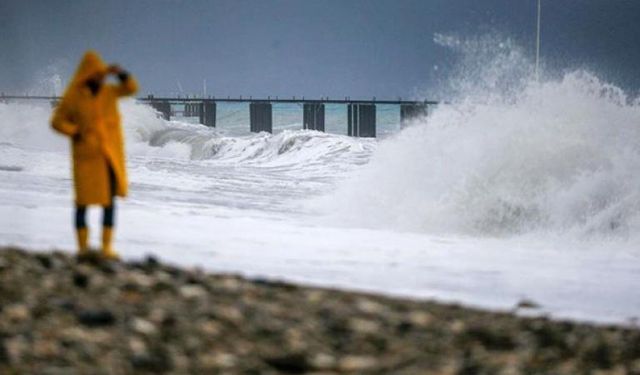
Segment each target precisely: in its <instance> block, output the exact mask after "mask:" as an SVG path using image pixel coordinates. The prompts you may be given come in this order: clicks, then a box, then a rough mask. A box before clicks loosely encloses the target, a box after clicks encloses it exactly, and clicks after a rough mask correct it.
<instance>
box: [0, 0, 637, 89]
mask: <svg viewBox="0 0 640 375" xmlns="http://www.w3.org/2000/svg"><path fill="white" fill-rule="evenodd" d="M639 16H640V1H635V0H627V1H625V0H617V1H604V0H573V1H550V0H543V34H542V53H543V57H544V59H545V62H546V64H547V65H548V66H550V67H553V68H554V69H555V70H563V69H570V68H573V67H586V68H589V69H591V70H594V71H596V73H598V74H600V75H601V76H602V77H604V78H605V79H607V80H611V81H613V82H614V83H616V84H619V85H621V86H623V87H625V88H627V89H631V90H637V88H638V87H640V77H639V75H638V74H637V71H638V68H637V67H638V66H640V48H638V46H637V41H638V40H640V26H638V23H637V22H636V20H637V19H638V18H639ZM534 30H535V0H483V1H477V0H431V1H420V0H416V1H411V0H404V1H396V0H388V1H376V0H353V1H343V0H326V1H260V0H252V1H249V0H237V1H231V0H230V1H208V0H191V1H178V0H161V1H156V0H137V1H130V0H129V1H125V0H113V1H100V2H99V1H92V0H82V1H34V0H16V1H7V0H4V1H2V2H0V35H1V36H2V37H1V38H0V51H2V53H0V68H1V69H0V90H1V91H7V92H8V91H12V90H21V89H24V88H25V87H28V86H29V85H32V84H33V82H32V79H33V77H34V76H36V75H37V74H39V73H38V72H42V71H49V70H51V68H50V67H51V66H55V67H60V68H59V69H60V70H61V73H63V74H64V75H69V74H70V73H71V69H73V66H74V64H75V61H76V60H77V59H78V58H79V57H80V55H81V54H82V52H83V51H84V50H85V49H87V48H95V49H97V50H99V51H100V52H101V53H103V54H104V55H105V57H106V58H107V59H108V60H110V61H117V62H120V63H121V64H123V65H125V66H127V67H129V68H130V69H131V70H132V71H134V72H135V73H136V74H137V76H138V77H139V78H140V80H141V82H142V86H143V87H144V91H146V92H155V93H165V94H169V93H173V92H175V91H176V90H177V89H176V86H177V82H180V83H181V85H182V86H183V87H184V90H185V91H187V92H192V93H196V92H200V90H201V87H202V80H203V79H206V80H207V86H208V92H209V94H215V95H225V96H226V95H232V96H235V95H247V96H248V95H253V96H263V95H264V96H266V95H279V96H291V95H298V96H302V95H306V96H321V95H330V96H337V97H342V96H352V97H357V96H363V97H370V96H376V97H379V98H381V97H397V96H405V97H406V96H409V95H411V94H412V93H414V92H420V91H423V90H426V89H428V88H429V87H430V86H431V85H433V84H434V82H437V81H438V79H439V78H440V76H441V75H443V74H445V73H446V71H447V70H446V68H447V65H448V64H450V63H451V55H450V53H449V52H448V51H447V50H446V49H444V48H442V47H441V46H438V45H437V44H435V43H434V42H433V35H434V33H450V32H454V33H456V34H457V35H462V36H464V35H468V36H474V35H477V34H479V33H484V32H493V31H498V32H499V33H501V34H502V35H508V36H510V37H512V38H514V39H515V40H517V41H518V43H519V44H520V45H521V46H523V48H525V49H527V50H531V53H533V46H534ZM65 62H66V63H65ZM434 66H438V69H434Z"/></svg>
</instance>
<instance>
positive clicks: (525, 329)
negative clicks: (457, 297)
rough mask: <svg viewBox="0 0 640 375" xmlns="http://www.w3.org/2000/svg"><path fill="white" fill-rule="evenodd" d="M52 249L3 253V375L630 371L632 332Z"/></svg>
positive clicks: (638, 366) (639, 366) (635, 368)
mask: <svg viewBox="0 0 640 375" xmlns="http://www.w3.org/2000/svg"><path fill="white" fill-rule="evenodd" d="M51 257H52V259H51V260H52V261H51V264H50V267H49V268H46V267H45V266H44V265H43V260H42V259H46V258H47V255H46V254H45V255H42V256H41V258H37V257H35V256H34V255H33V254H28V253H26V252H21V251H17V250H11V249H5V250H0V269H2V267H1V265H2V264H5V268H4V269H2V271H1V272H0V282H1V284H0V374H5V373H7V374H22V373H25V374H28V373H38V374H43V375H45V374H51V375H53V374H58V373H60V374H62V373H64V374H67V373H68V374H73V373H74V372H75V373H78V374H81V373H91V374H94V373H96V374H98V373H104V374H107V373H110V374H111V373H112V374H120V373H154V374H156V373H162V372H171V373H176V374H178V373H180V374H182V373H204V374H208V373H220V374H225V373H226V374H236V373H255V374H276V373H287V372H288V373H295V372H298V373H309V374H315V375H319V374H331V373H333V374H337V373H350V374H361V373H362V374H364V373H393V371H395V370H396V369H400V368H401V370H399V371H401V372H402V373H407V374H422V373H455V372H457V371H458V370H465V371H467V373H479V372H483V371H485V370H487V371H488V369H491V371H492V372H496V373H504V374H509V373H557V374H569V373H571V372H572V371H573V370H576V369H589V371H590V372H593V373H594V374H599V373H600V374H616V373H624V371H628V372H630V373H634V372H635V373H639V372H640V352H638V351H637V350H634V348H636V347H640V330H638V329H637V327H636V328H633V327H629V328H621V327H611V326H592V325H588V324H577V323H572V322H568V321H565V322H556V321H553V320H551V319H540V318H536V319H525V318H520V317H517V316H514V315H510V314H505V313H500V314H493V313H491V312H483V311H479V310H474V309H466V308H464V307H462V306H458V307H454V306H451V305H442V304H437V303H431V302H412V301H408V300H396V299H391V298H385V297H376V296H373V295H363V294H358V293H350V292H340V291H334V290H329V289H314V288H306V287H291V286H288V284H284V283H280V282H268V283H265V282H262V283H260V282H259V283H251V281H248V280H245V279H242V278H239V277H237V276H232V275H206V274H202V273H199V272H193V271H183V270H180V269H178V268H175V267H171V266H166V265H163V264H161V263H160V262H158V263H157V264H156V262H155V261H151V262H144V263H142V266H134V265H131V264H128V263H123V262H118V263H113V264H114V265H115V266H114V267H113V273H112V274H108V275H107V274H105V273H103V272H101V266H100V265H99V264H86V263H85V264H78V263H77V262H76V261H75V260H74V259H73V258H71V257H69V256H68V255H65V254H57V255H52V256H51ZM44 263H49V262H48V261H47V260H44ZM147 263H148V264H147ZM56 264H59V266H57V265H56ZM151 269H152V270H151ZM85 277H86V280H85ZM85 281H86V283H85ZM190 282H191V284H189V283H190ZM161 284H166V287H159V285H161ZM125 285H128V286H127V287H125ZM88 291H90V293H88ZM194 302H197V303H194ZM121 320H122V322H123V323H125V324H120V321H121ZM465 353H469V354H468V355H466V356H465ZM392 366H401V367H392ZM438 366H439V367H438ZM67 370H68V371H67ZM494 370H495V371H494ZM576 371H577V370H576ZM576 371H573V372H574V373H575V372H576Z"/></svg>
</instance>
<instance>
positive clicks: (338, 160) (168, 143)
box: [0, 100, 376, 167]
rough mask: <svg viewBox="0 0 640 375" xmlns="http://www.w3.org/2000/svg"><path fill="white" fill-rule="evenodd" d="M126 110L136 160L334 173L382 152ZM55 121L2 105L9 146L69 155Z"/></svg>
mask: <svg viewBox="0 0 640 375" xmlns="http://www.w3.org/2000/svg"><path fill="white" fill-rule="evenodd" d="M120 108H121V112H122V118H123V122H124V130H125V133H126V139H127V147H126V148H127V153H128V155H129V156H130V157H164V158H171V159H179V160H193V161H203V160H211V161H218V162H229V163H242V164H251V165H254V166H261V165H264V166H274V165H300V166H308V165H315V166H317V167H320V166H322V165H327V167H331V166H332V165H334V166H338V165H342V164H344V165H349V164H350V165H354V164H355V165H358V164H363V163H366V162H367V161H368V160H369V157H370V155H371V153H372V151H373V150H374V149H375V146H376V141H375V140H371V139H368V140H367V139H355V138H351V137H346V136H341V135H334V134H326V133H321V132H316V131H308V130H285V131H282V132H280V133H278V134H273V135H272V134H268V133H260V134H247V135H245V136H227V135H224V134H223V133H221V132H217V131H216V130H215V129H212V128H207V127H204V126H202V125H194V124H189V123H184V122H179V121H165V120H163V119H161V118H159V116H158V115H157V113H156V112H155V111H154V110H153V109H152V108H151V107H148V106H146V105H140V104H136V103H135V102H134V101H132V100H127V101H123V102H122V103H121V106H120ZM50 116H51V108H50V106H49V104H48V103H41V104H34V103H26V104H25V103H8V104H7V103H0V136H2V142H3V144H5V145H12V146H17V147H21V148H30V149H34V148H35V149H40V150H43V151H56V152H62V151H66V150H67V148H68V144H67V143H68V142H67V140H65V139H64V137H61V136H59V135H57V134H55V133H54V132H53V131H52V130H51V128H50V126H49V118H50ZM247 128H249V125H248V124H247Z"/></svg>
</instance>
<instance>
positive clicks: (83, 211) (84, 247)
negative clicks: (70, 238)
mask: <svg viewBox="0 0 640 375" xmlns="http://www.w3.org/2000/svg"><path fill="white" fill-rule="evenodd" d="M75 227H76V238H77V240H78V255H80V256H82V255H86V254H87V253H88V252H89V229H88V228H87V206H79V205H76V218H75Z"/></svg>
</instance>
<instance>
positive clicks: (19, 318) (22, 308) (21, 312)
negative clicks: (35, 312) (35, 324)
mask: <svg viewBox="0 0 640 375" xmlns="http://www.w3.org/2000/svg"><path fill="white" fill-rule="evenodd" d="M2 315H3V317H4V318H5V319H7V320H8V321H10V322H12V323H20V322H24V321H26V320H28V319H29V318H31V312H30V311H29V308H28V307H27V306H26V305H24V304H22V303H16V304H13V305H9V306H7V307H5V308H4V310H3V312H2Z"/></svg>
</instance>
